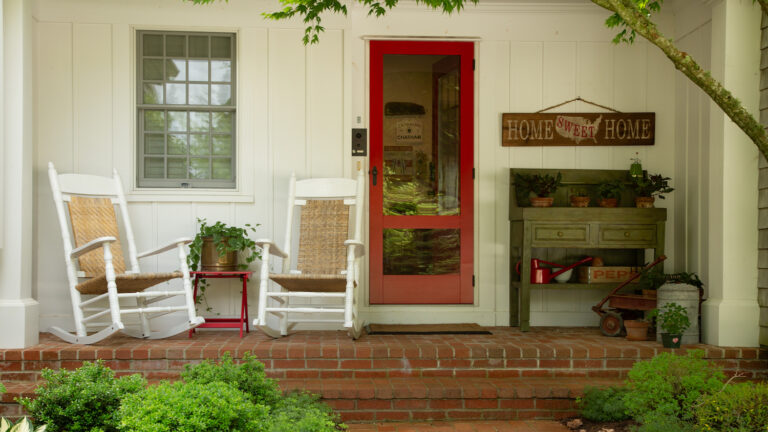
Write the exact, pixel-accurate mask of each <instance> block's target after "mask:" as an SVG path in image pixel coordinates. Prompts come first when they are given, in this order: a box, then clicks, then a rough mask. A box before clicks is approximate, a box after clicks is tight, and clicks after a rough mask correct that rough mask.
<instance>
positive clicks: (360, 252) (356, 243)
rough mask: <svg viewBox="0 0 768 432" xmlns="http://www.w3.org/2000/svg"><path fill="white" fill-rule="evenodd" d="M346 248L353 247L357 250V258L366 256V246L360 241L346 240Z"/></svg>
mask: <svg viewBox="0 0 768 432" xmlns="http://www.w3.org/2000/svg"><path fill="white" fill-rule="evenodd" d="M344 246H352V247H354V248H355V258H359V257H361V256H363V255H365V244H363V242H361V241H359V240H346V241H345V242H344Z"/></svg>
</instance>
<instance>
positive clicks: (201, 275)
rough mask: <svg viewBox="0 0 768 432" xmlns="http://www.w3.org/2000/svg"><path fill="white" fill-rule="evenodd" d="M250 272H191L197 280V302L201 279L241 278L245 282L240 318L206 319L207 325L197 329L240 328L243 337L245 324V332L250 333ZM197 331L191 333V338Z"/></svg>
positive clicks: (193, 330)
mask: <svg viewBox="0 0 768 432" xmlns="http://www.w3.org/2000/svg"><path fill="white" fill-rule="evenodd" d="M251 273H253V272H249V271H227V272H209V271H191V272H189V275H190V276H192V277H194V278H195V302H197V284H198V283H199V282H200V280H201V279H234V278H240V280H241V281H243V295H242V296H241V297H240V318H206V319H205V324H201V325H199V326H198V327H197V328H239V329H240V337H241V338H242V337H243V323H245V331H246V332H250V329H249V327H248V279H250V278H251ZM194 332H195V329H192V330H190V331H189V337H190V338H191V337H192V333H194Z"/></svg>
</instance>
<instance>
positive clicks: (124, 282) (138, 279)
mask: <svg viewBox="0 0 768 432" xmlns="http://www.w3.org/2000/svg"><path fill="white" fill-rule="evenodd" d="M180 277H184V275H183V274H181V272H180V271H177V272H172V273H143V274H132V273H125V274H118V275H115V283H116V284H117V292H118V293H135V292H141V291H144V290H145V289H147V288H149V287H153V286H155V285H157V284H159V283H162V282H165V281H169V280H171V279H176V278H180ZM107 287H108V281H107V275H106V274H104V273H102V274H100V275H98V276H96V277H92V278H90V279H88V280H86V281H85V282H81V283H79V284H77V285H76V286H75V288H76V289H77V290H78V291H80V294H89V295H90V294H104V293H106V292H107Z"/></svg>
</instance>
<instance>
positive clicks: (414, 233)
mask: <svg viewBox="0 0 768 432" xmlns="http://www.w3.org/2000/svg"><path fill="white" fill-rule="evenodd" d="M459 240H460V235H459V230H458V229H394V228H385V229H384V246H383V247H384V274H385V275H438V274H455V273H459V270H460V269H459V264H460V261H461V260H460V255H461V254H460V250H461V249H460V246H459Z"/></svg>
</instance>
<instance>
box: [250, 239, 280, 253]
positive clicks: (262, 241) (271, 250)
mask: <svg viewBox="0 0 768 432" xmlns="http://www.w3.org/2000/svg"><path fill="white" fill-rule="evenodd" d="M254 243H256V246H259V247H261V248H263V247H264V245H269V253H270V254H271V255H274V256H279V257H280V258H288V254H287V253H285V252H283V250H282V249H280V248H279V247H278V246H277V244H276V243H275V242H273V241H272V240H268V239H259V240H256V241H255V242H254Z"/></svg>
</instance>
